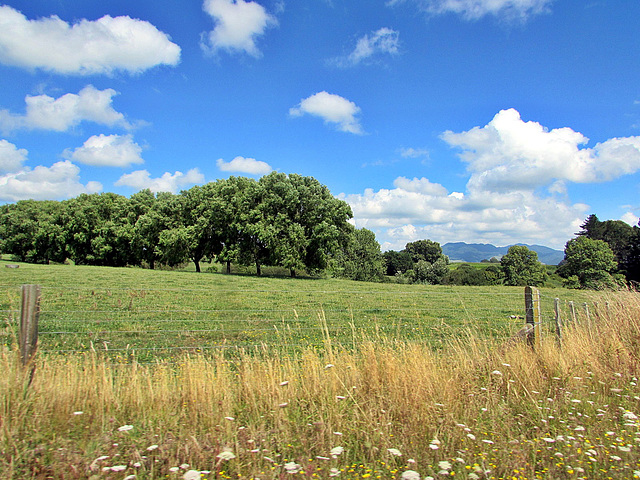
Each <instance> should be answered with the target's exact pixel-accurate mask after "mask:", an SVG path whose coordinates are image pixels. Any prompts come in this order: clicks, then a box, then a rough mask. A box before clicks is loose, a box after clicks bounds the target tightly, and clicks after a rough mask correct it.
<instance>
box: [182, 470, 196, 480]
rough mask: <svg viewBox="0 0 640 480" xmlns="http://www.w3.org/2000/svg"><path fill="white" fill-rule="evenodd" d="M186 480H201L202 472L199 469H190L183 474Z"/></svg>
mask: <svg viewBox="0 0 640 480" xmlns="http://www.w3.org/2000/svg"><path fill="white" fill-rule="evenodd" d="M182 478H183V479H184V480H200V472H199V471H198V470H188V471H186V472H184V475H183V476H182Z"/></svg>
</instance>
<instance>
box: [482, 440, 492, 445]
mask: <svg viewBox="0 0 640 480" xmlns="http://www.w3.org/2000/svg"><path fill="white" fill-rule="evenodd" d="M482 441H483V442H484V443H488V444H489V445H491V444H493V440H486V439H485V440H482Z"/></svg>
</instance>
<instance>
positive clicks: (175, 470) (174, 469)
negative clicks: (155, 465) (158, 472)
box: [169, 467, 180, 473]
mask: <svg viewBox="0 0 640 480" xmlns="http://www.w3.org/2000/svg"><path fill="white" fill-rule="evenodd" d="M169 471H170V472H171V473H176V472H179V471H180V467H171V468H170V469H169Z"/></svg>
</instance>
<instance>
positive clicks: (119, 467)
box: [110, 465, 127, 472]
mask: <svg viewBox="0 0 640 480" xmlns="http://www.w3.org/2000/svg"><path fill="white" fill-rule="evenodd" d="M126 469H127V466H126V465H114V466H113V467H111V468H110V470H111V471H112V472H124V471H125V470H126Z"/></svg>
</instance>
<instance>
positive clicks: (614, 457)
mask: <svg viewBox="0 0 640 480" xmlns="http://www.w3.org/2000/svg"><path fill="white" fill-rule="evenodd" d="M609 458H610V459H611V460H615V461H616V462H619V461H620V460H622V459H621V458H620V457H619V456H617V455H610V456H609Z"/></svg>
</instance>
